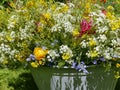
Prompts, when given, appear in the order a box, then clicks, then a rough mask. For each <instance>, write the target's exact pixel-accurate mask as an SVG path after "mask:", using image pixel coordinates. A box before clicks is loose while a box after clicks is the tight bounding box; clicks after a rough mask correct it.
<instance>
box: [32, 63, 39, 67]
mask: <svg viewBox="0 0 120 90" xmlns="http://www.w3.org/2000/svg"><path fill="white" fill-rule="evenodd" d="M30 64H31V66H32V67H34V68H37V67H38V66H39V64H38V63H37V62H31V63H30Z"/></svg>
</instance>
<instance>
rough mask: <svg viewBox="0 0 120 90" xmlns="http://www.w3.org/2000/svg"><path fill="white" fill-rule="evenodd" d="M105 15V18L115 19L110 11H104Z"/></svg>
mask: <svg viewBox="0 0 120 90" xmlns="http://www.w3.org/2000/svg"><path fill="white" fill-rule="evenodd" d="M106 16H107V18H108V19H110V20H116V17H115V16H114V15H112V14H111V13H110V12H107V13H106Z"/></svg>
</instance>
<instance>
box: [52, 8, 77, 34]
mask: <svg viewBox="0 0 120 90" xmlns="http://www.w3.org/2000/svg"><path fill="white" fill-rule="evenodd" d="M59 8H60V7H59ZM56 9H58V8H56ZM71 9H72V8H71ZM56 11H57V10H56ZM70 11H71V10H70ZM71 13H72V12H70V13H57V14H56V12H55V14H53V18H54V20H55V23H56V24H55V25H54V26H53V27H52V28H51V31H52V32H55V31H62V30H64V31H65V32H70V33H72V32H73V29H74V27H73V23H75V22H76V18H75V17H74V16H72V15H71Z"/></svg>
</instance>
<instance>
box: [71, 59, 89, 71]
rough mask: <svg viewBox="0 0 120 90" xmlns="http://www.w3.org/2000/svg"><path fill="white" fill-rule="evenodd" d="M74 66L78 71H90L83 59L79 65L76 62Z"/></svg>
mask: <svg viewBox="0 0 120 90" xmlns="http://www.w3.org/2000/svg"><path fill="white" fill-rule="evenodd" d="M72 67H73V68H75V69H76V70H78V71H83V72H84V73H88V71H87V70H86V68H87V66H86V65H85V63H84V62H83V61H82V62H81V63H80V64H78V65H77V63H76V62H74V63H73V65H72Z"/></svg>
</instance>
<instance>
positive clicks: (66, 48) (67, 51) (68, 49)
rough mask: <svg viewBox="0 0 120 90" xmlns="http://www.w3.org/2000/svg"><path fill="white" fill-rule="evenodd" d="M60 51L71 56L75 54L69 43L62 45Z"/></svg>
mask: <svg viewBox="0 0 120 90" xmlns="http://www.w3.org/2000/svg"><path fill="white" fill-rule="evenodd" d="M59 51H60V53H61V54H63V53H68V54H69V55H70V56H71V57H72V56H73V53H72V50H71V49H70V48H69V47H68V46H67V45H61V46H60V49H59Z"/></svg>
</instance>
